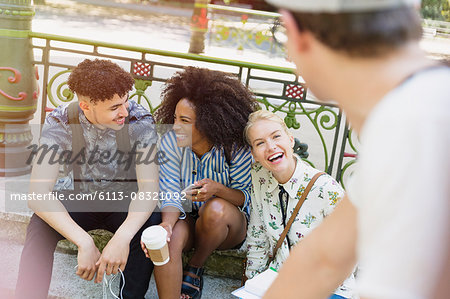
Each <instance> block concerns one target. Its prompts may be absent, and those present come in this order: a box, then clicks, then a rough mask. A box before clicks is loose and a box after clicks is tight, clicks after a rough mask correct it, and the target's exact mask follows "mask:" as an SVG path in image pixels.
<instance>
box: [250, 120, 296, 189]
mask: <svg viewBox="0 0 450 299" xmlns="http://www.w3.org/2000/svg"><path fill="white" fill-rule="evenodd" d="M247 135H248V140H249V143H250V145H251V147H252V154H253V157H254V158H255V160H256V161H258V162H259V163H261V165H262V166H263V167H264V168H266V169H268V170H269V171H271V172H272V174H273V176H274V177H275V178H276V179H277V181H278V182H279V183H285V182H287V181H288V180H289V179H290V178H291V177H292V175H293V173H294V170H295V158H294V155H293V154H294V151H293V146H294V137H292V136H291V135H289V134H288V133H287V132H286V130H285V129H284V128H283V127H282V126H281V124H279V123H277V122H275V121H273V120H268V119H261V120H258V121H256V122H255V123H254V124H253V125H252V126H251V127H250V128H249V130H248V133H247Z"/></svg>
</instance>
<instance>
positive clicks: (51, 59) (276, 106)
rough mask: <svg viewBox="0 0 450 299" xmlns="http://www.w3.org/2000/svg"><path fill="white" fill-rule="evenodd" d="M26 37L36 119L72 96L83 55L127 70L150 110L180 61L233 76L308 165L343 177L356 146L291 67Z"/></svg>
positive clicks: (340, 120) (334, 111)
mask: <svg viewBox="0 0 450 299" xmlns="http://www.w3.org/2000/svg"><path fill="white" fill-rule="evenodd" d="M30 37H31V38H32V41H33V43H32V44H33V45H32V47H33V51H34V57H35V60H34V62H33V63H34V64H35V65H36V66H37V67H38V73H39V85H40V88H41V91H42V93H41V94H42V97H41V102H40V103H41V107H40V111H41V114H40V121H41V123H42V122H43V121H44V118H45V115H46V113H47V112H48V111H50V110H51V109H52V108H54V107H56V106H58V105H60V104H62V103H65V102H69V101H71V100H73V99H74V95H73V94H72V92H71V91H70V90H69V89H68V87H67V85H66V81H67V78H68V75H69V73H70V71H71V69H73V68H74V67H75V66H76V65H77V64H78V63H79V62H81V61H82V60H84V59H85V58H91V59H92V58H96V57H98V58H105V59H111V60H113V61H115V62H117V63H118V64H119V65H121V66H122V67H123V68H125V69H128V70H129V71H130V73H131V74H132V75H133V77H134V79H135V88H134V90H133V92H132V94H131V95H130V99H132V100H135V101H137V102H138V103H141V104H143V105H144V106H146V107H147V108H148V109H149V110H150V111H152V112H153V111H155V109H157V108H158V106H159V104H160V98H159V97H160V91H161V86H162V84H163V83H164V82H165V81H166V80H167V79H168V78H170V77H171V76H172V75H173V74H174V73H175V72H176V71H178V70H181V69H182V68H183V67H184V66H187V65H194V66H200V67H207V68H210V69H216V70H222V71H226V72H229V73H233V74H235V75H236V76H237V77H239V78H240V80H242V82H244V84H245V85H246V86H248V87H249V88H250V89H251V90H252V91H253V92H254V93H255V95H256V97H257V99H258V101H259V102H260V103H261V107H262V108H264V109H267V110H270V111H274V112H276V113H279V114H280V116H282V117H284V120H285V122H286V124H287V126H288V127H289V128H291V129H293V132H294V135H296V136H297V137H299V138H300V139H301V141H302V142H304V143H307V144H308V145H309V152H310V153H311V155H310V156H309V158H308V159H305V160H306V161H307V162H308V163H310V164H311V165H314V166H316V167H317V168H319V169H323V170H325V171H327V172H328V173H330V174H332V175H333V176H335V177H336V179H337V180H339V181H341V179H342V180H343V181H345V177H346V176H347V174H346V172H348V171H347V170H348V169H349V168H351V166H352V164H353V163H354V162H355V153H356V148H355V146H354V144H353V141H352V138H351V136H352V135H351V134H350V133H351V132H350V131H349V130H348V128H347V125H346V123H345V118H344V117H343V114H342V111H341V110H340V109H339V108H337V107H336V106H335V105H332V104H323V103H319V102H317V101H316V100H315V99H314V97H313V96H311V95H310V94H309V93H308V89H307V87H306V85H305V84H304V83H303V82H302V81H301V80H300V81H299V78H298V77H297V76H296V75H295V74H294V71H293V70H292V69H289V68H283V67H276V66H270V65H262V64H253V63H246V62H242V61H233V60H227V59H220V58H212V57H205V56H201V55H195V54H186V53H177V52H169V51H162V50H154V49H147V48H138V47H130V46H125V45H118V44H111V43H101V42H96V41H90V40H84V39H75V38H69V37H63V36H55V35H48V34H43V33H36V32H31V33H30ZM346 151H350V153H346Z"/></svg>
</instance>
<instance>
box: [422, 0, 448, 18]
mask: <svg viewBox="0 0 450 299" xmlns="http://www.w3.org/2000/svg"><path fill="white" fill-rule="evenodd" d="M449 2H450V0H422V10H421V11H422V17H423V18H424V19H433V20H438V21H447V22H450V3H449Z"/></svg>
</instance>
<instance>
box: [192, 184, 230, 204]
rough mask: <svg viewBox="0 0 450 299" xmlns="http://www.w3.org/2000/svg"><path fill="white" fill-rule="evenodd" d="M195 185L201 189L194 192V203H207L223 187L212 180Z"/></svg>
mask: <svg viewBox="0 0 450 299" xmlns="http://www.w3.org/2000/svg"><path fill="white" fill-rule="evenodd" d="M194 184H195V185H196V186H199V187H200V188H198V189H193V190H192V193H191V194H192V201H207V200H208V199H210V198H211V197H213V196H214V195H216V193H217V191H218V190H219V189H220V188H221V187H222V186H223V185H222V184H221V183H218V182H216V181H213V180H211V179H203V180H200V181H198V182H195V183H194Z"/></svg>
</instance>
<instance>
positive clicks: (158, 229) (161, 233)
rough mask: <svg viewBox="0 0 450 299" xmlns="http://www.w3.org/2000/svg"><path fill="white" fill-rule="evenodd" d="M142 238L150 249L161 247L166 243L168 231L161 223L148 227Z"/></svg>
mask: <svg viewBox="0 0 450 299" xmlns="http://www.w3.org/2000/svg"><path fill="white" fill-rule="evenodd" d="M141 240H142V242H144V244H145V246H147V248H149V249H160V248H161V247H163V246H164V245H165V244H166V240H167V231H166V230H165V229H164V227H162V226H160V225H153V226H150V227H147V228H146V229H145V230H144V231H143V232H142V235H141Z"/></svg>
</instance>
